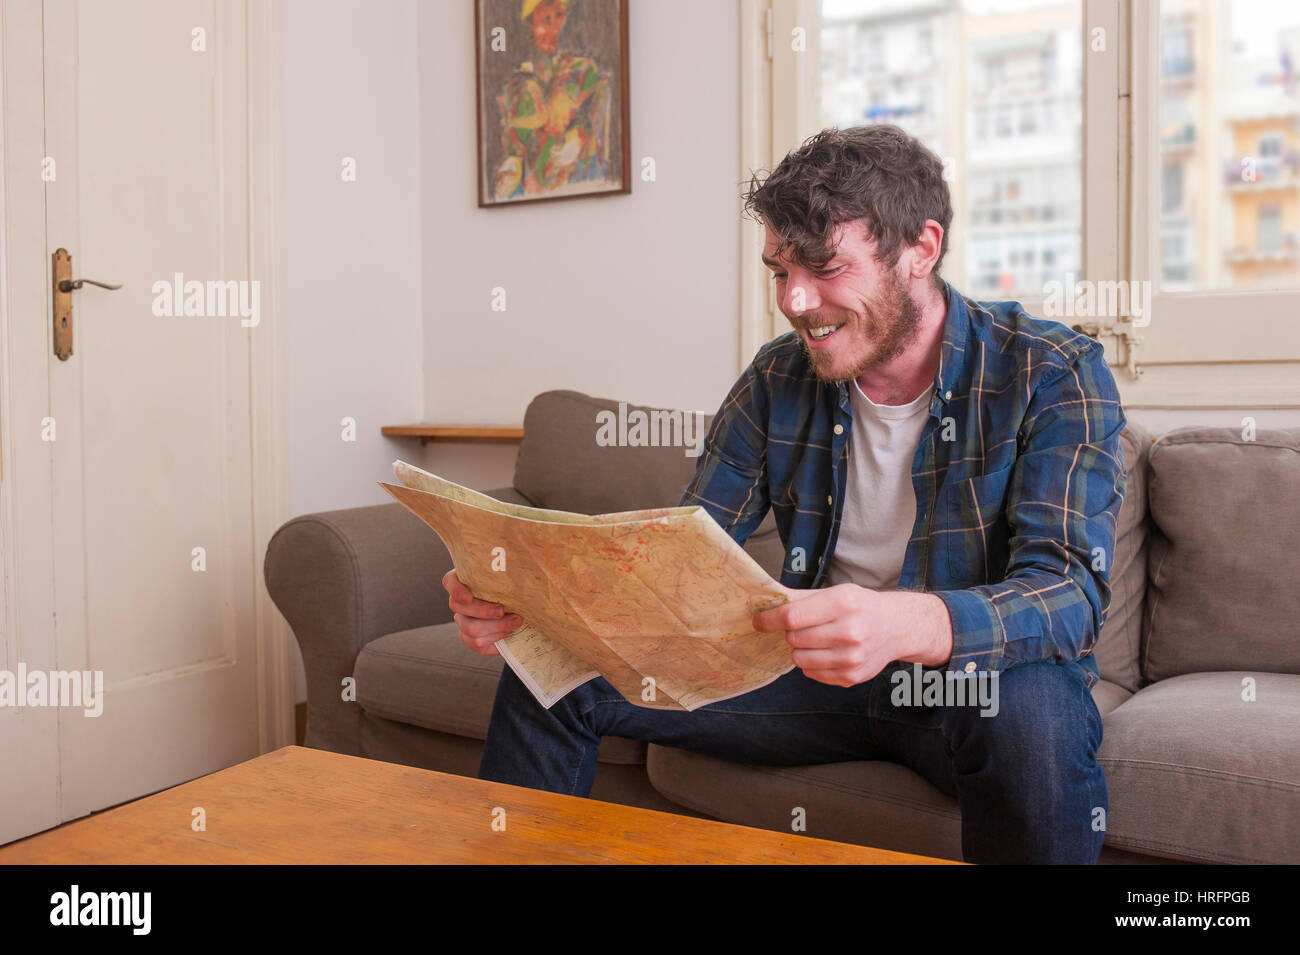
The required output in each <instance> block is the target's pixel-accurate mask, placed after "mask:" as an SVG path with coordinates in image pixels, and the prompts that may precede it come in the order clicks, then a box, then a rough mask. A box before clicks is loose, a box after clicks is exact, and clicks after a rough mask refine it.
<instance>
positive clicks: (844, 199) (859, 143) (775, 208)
mask: <svg viewBox="0 0 1300 955" xmlns="http://www.w3.org/2000/svg"><path fill="white" fill-rule="evenodd" d="M743 198H744V200H745V212H746V213H747V214H748V215H749V216H750V217H751V218H754V219H756V220H757V221H758V222H760V223H763V224H766V225H769V226H771V227H772V230H773V231H774V232H776V233H777V235H778V236H779V237H780V244H779V246H778V247H777V252H776V254H777V255H781V254H783V253H784V252H785V251H786V250H787V249H790V248H791V247H793V250H794V251H793V252H792V257H793V258H794V260H795V261H796V262H798V263H799V264H800V265H802V266H803V267H804V268H808V269H818V268H822V267H823V266H825V265H826V263H827V262H829V261H830V260H831V259H832V258H833V257H834V256H835V248H834V246H833V245H832V244H831V237H832V233H833V230H834V228H835V226H837V225H839V224H840V223H842V222H849V221H853V220H857V219H861V220H863V222H864V225H865V226H866V230H867V234H868V235H870V236H871V238H872V239H873V240H875V242H876V260H877V261H878V262H881V263H882V264H884V265H885V266H887V267H889V268H893V267H894V266H896V265H897V264H898V258H899V256H900V255H902V252H903V248H904V247H905V246H909V245H912V244H914V243H915V242H916V240H917V239H918V238H919V237H920V235H921V230H922V228H923V227H924V226H925V221H926V220H927V219H933V220H934V221H935V222H937V223H939V225H941V226H943V243H942V245H941V246H940V247H939V258H938V259H936V260H935V263H934V270H933V272H932V273H931V277H932V278H933V279H934V281H935V284H936V285H938V284H939V283H940V281H941V280H940V279H939V266H940V265H941V264H942V263H943V257H944V255H945V254H947V252H948V226H949V224H950V223H951V222H952V198H951V196H950V195H949V193H948V183H947V182H945V181H944V178H943V163H942V162H941V161H940V160H939V157H938V156H936V155H935V154H934V153H933V152H931V151H930V150H929V149H927V148H926V147H925V146H924V145H922V144H921V142H920V141H919V140H917V139H916V138H914V137H912V136H909V135H908V134H907V133H905V132H904V131H903V130H901V129H899V128H898V127H897V126H890V125H887V124H883V123H881V124H873V125H870V126H853V127H850V128H849V129H838V128H836V127H834V126H832V127H830V128H829V129H823V130H822V131H821V132H820V133H818V134H817V135H815V136H812V137H811V138H809V139H808V140H806V141H805V142H804V144H803V145H802V146H800V147H799V148H798V149H795V150H793V151H791V152H790V153H788V154H787V155H786V157H785V158H784V159H782V160H781V162H780V163H778V164H777V167H776V169H775V170H774V171H772V173H771V174H770V175H768V176H767V178H766V179H765V180H762V181H760V180H759V177H758V175H757V174H752V175H751V178H750V182H749V188H748V190H747V191H746V193H745V195H744V196H743Z"/></svg>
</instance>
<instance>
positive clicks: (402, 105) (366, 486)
mask: <svg viewBox="0 0 1300 955" xmlns="http://www.w3.org/2000/svg"><path fill="white" fill-rule="evenodd" d="M416 7H417V4H416V2H415V0H385V2H383V3H375V2H365V0H330V2H329V3H320V2H312V0H286V2H285V7H284V37H285V61H284V69H285V187H286V193H287V194H286V209H287V215H288V225H287V233H286V234H287V241H286V243H285V248H286V252H287V279H286V281H287V293H288V294H287V301H288V321H289V368H288V374H289V393H290V400H289V441H290V446H289V461H290V465H289V487H290V491H289V510H290V514H291V515H297V514H304V513H310V512H313V511H318V510H330V509H333V508H340V507H357V506H360V505H364V504H381V503H385V502H388V501H391V500H392V498H390V497H389V496H388V494H387V493H386V492H385V491H384V490H383V489H382V488H380V487H379V486H378V485H377V484H376V482H377V481H380V480H385V479H387V480H391V479H392V468H391V463H392V461H393V459H394V458H395V457H400V456H401V452H403V451H405V450H406V448H405V446H399V445H397V444H395V443H394V442H393V441H391V440H390V439H387V438H384V437H382V436H381V435H380V433H379V429H380V427H381V426H383V425H386V424H398V423H403V422H414V421H418V420H419V419H420V417H421V414H422V410H423V409H422V405H423V401H424V398H423V380H424V369H423V364H422V363H423V358H422V348H421V342H422V339H423V335H424V325H423V317H422V313H421V301H422V293H421V288H420V284H421V279H422V269H421V261H422V259H421V255H420V244H421V223H420V216H419V209H420V191H421V188H422V182H421V178H422V170H421V168H420V142H419V131H418V128H417V124H416V117H417V116H418V115H419V113H420V102H421V97H420V87H419V80H418V74H417V67H416V43H415V34H416ZM348 156H350V157H353V158H354V159H355V160H356V170H357V172H356V181H355V182H344V181H342V177H341V168H342V167H341V163H342V160H343V158H344V157H348ZM345 417H350V418H354V419H355V420H356V440H355V441H345V440H343V438H342V432H343V428H342V425H341V424H340V422H341V421H342V419H343V418H345Z"/></svg>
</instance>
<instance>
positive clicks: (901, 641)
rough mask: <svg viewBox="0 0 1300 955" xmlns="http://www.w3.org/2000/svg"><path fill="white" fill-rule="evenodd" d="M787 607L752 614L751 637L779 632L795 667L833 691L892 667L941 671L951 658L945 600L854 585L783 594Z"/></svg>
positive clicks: (903, 591) (950, 625) (908, 592)
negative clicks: (753, 632) (905, 664)
mask: <svg viewBox="0 0 1300 955" xmlns="http://www.w3.org/2000/svg"><path fill="white" fill-rule="evenodd" d="M785 592H786V594H787V595H788V596H789V597H790V603H788V604H783V605H781V606H780V607H773V608H772V609H771V610H764V611H763V612H762V613H757V614H755V615H754V629H755V630H764V631H772V630H784V631H786V635H785V638H786V641H787V642H788V643H789V644H790V646H791V648H792V653H791V657H792V658H793V659H794V664H795V666H797V667H799V669H801V670H803V672H804V675H805V676H807V677H809V678H810V679H813V680H817V681H818V682H820V683H829V684H831V685H832V686H856V685H857V684H859V683H865V682H866V681H867V680H870V679H871V678H872V677H874V676H875V675H876V674H878V673H879V672H880V671H881V670H883V669H884V668H885V667H886V666H888V665H889V664H890V663H892V662H894V661H895V660H902V661H905V662H908V663H920V664H922V665H924V666H941V665H943V664H945V663H947V662H948V658H949V657H951V656H952V619H951V618H950V617H949V615H948V608H947V606H946V605H945V604H944V602H943V601H942V600H940V599H939V598H938V597H936V596H934V595H933V594H925V593H918V592H915V591H910V590H890V591H884V592H881V591H876V590H870V589H868V588H866V587H859V586H858V585H857V584H839V585H838V586H835V587H825V588H821V589H819V590H792V589H790V588H786V591H785Z"/></svg>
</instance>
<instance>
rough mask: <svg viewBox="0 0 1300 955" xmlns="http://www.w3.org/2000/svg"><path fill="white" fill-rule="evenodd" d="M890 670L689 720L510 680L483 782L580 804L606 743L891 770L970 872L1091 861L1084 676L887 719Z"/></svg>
mask: <svg viewBox="0 0 1300 955" xmlns="http://www.w3.org/2000/svg"><path fill="white" fill-rule="evenodd" d="M899 670H903V671H905V674H904V675H906V676H908V677H909V678H910V676H911V675H912V673H913V670H912V666H911V664H903V663H894V664H890V666H888V667H886V668H885V669H884V670H883V671H882V672H881V673H880V674H879V675H878V676H876V677H875V678H874V679H872V680H869V681H867V682H866V683H860V684H858V685H857V686H853V687H840V686H830V685H828V684H825V683H819V682H817V681H816V680H812V679H809V678H808V677H806V676H804V674H803V671H801V670H799V669H798V668H797V667H796V668H795V669H794V670H791V671H790V672H789V673H787V674H785V675H784V676H782V677H780V678H779V679H777V680H775V681H773V682H772V683H769V684H768V685H767V686H765V687H762V688H760V689H757V690H754V691H752V692H750V693H746V694H744V695H742V696H737V697H734V698H732V699H730V700H723V701H721V702H719V703H711V704H709V705H708V706H703V707H700V708H699V709H697V710H695V711H694V712H690V713H688V712H685V711H673V710H656V709H650V708H648V707H644V706H638V705H636V704H634V703H629V702H628V701H627V700H626V699H625V698H624V697H623V695H622V694H621V693H619V692H618V691H617V690H615V689H614V688H613V687H612V686H611V685H610V684H609V682H608V681H606V680H605V679H604V678H603V677H597V678H596V679H593V680H590V681H589V682H587V683H584V684H583V685H582V686H580V687H577V688H576V689H574V690H572V691H570V692H569V694H568V695H567V696H565V697H564V698H563V699H561V700H558V701H557V702H556V703H555V704H554V705H553V706H552V707H551V708H550V709H549V710H547V709H543V708H542V706H541V705H540V704H538V702H537V701H536V700H535V699H534V698H533V695H532V694H531V693H529V692H528V689H527V688H526V687H525V686H524V685H523V683H521V682H520V680H519V678H518V677H517V676H515V674H514V671H513V670H511V669H510V667H508V666H507V667H505V668H504V669H503V671H502V673H501V682H500V683H499V684H498V686H497V695H496V700H495V703H494V705H493V709H492V720H491V723H490V724H489V726H488V733H487V741H486V743H485V744H484V746H483V756H482V761H481V763H480V764H479V778H480V779H488V780H494V781H496V782H503V783H512V784H514V785H517V786H527V787H529V788H532V789H544V790H547V791H550V792H557V793H567V794H569V795H574V796H587V795H588V794H589V793H590V792H591V784H592V780H593V778H594V776H595V772H596V754H597V751H598V749H599V746H600V738H601V737H602V736H624V737H628V738H630V739H639V740H645V741H647V742H651V743H659V744H661V745H664V746H673V747H677V748H679V749H685V750H691V751H693V752H697V753H705V754H707V755H710V756H715V757H718V758H720V759H725V760H729V761H731V762H736V763H753V764H762V765H770V766H797V765H808V764H813V763H835V762H842V761H845V760H888V761H891V762H895V763H902V764H903V765H905V766H909V767H911V768H912V769H913V770H915V771H916V772H918V773H920V774H921V775H922V776H924V777H925V778H926V779H927V780H929V781H930V782H931V783H933V784H934V785H935V786H937V787H938V788H939V789H941V790H942V791H943V792H945V793H947V794H948V795H949V796H952V797H954V798H956V800H957V803H958V805H959V806H960V807H961V841H962V856H963V858H964V859H965V860H966V861H967V862H978V863H986V864H987V863H1088V864H1091V863H1095V862H1096V861H1097V857H1098V855H1099V854H1100V853H1101V844H1102V839H1103V838H1104V836H1105V832H1104V831H1103V829H1104V825H1103V821H1104V820H1105V818H1106V814H1107V813H1108V812H1109V803H1108V799H1107V791H1106V776H1105V773H1104V772H1103V770H1102V768H1101V767H1100V766H1099V765H1098V764H1097V760H1096V755H1097V747H1099V746H1100V745H1101V716H1100V714H1099V713H1098V712H1097V706H1096V704H1095V703H1093V700H1092V694H1091V692H1090V690H1089V688H1088V682H1089V681H1088V678H1089V677H1090V676H1091V674H1089V673H1087V671H1085V670H1084V669H1083V668H1082V667H1081V666H1080V665H1079V664H1078V663H1068V664H1059V663H1055V662H1051V661H1045V662H1040V663H1031V664H1022V665H1020V666H1015V667H1012V668H1010V669H1007V670H1002V671H1000V672H999V673H998V679H997V700H998V706H997V713H996V715H991V716H981V715H980V712H981V707H980V706H978V705H969V704H968V705H965V706H961V705H953V706H943V705H931V706H924V705H915V706H896V705H894V702H893V696H894V691H895V686H896V683H897V681H898V679H899V678H897V677H893V676H892V675H893V674H894V673H895V672H896V671H899ZM985 709H989V710H991V707H985ZM1099 810H1100V812H1099ZM1094 820H1099V821H1098V822H1096V823H1094Z"/></svg>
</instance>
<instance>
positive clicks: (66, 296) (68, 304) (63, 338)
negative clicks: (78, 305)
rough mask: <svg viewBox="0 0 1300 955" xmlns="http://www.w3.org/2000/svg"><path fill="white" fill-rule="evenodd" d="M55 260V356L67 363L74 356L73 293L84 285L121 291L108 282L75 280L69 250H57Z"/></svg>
mask: <svg viewBox="0 0 1300 955" xmlns="http://www.w3.org/2000/svg"><path fill="white" fill-rule="evenodd" d="M53 259H54V354H56V355H58V356H59V361H67V360H68V359H69V358H70V357H71V356H72V293H73V292H74V291H76V290H77V289H79V288H81V287H82V286H83V285H87V284H89V285H98V286H99V287H100V288H106V289H109V290H114V289H120V288H121V287H122V285H121V283H120V282H119V283H118V284H117V285H110V284H109V283H108V282H96V281H95V280H94V279H74V278H73V277H72V256H71V255H69V254H68V250H67V249H56V250H55V252H54V255H53Z"/></svg>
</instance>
